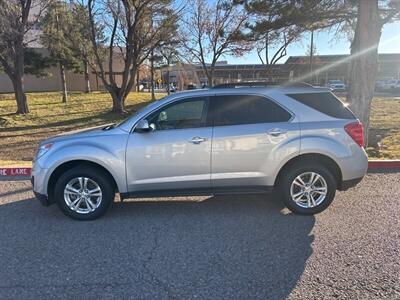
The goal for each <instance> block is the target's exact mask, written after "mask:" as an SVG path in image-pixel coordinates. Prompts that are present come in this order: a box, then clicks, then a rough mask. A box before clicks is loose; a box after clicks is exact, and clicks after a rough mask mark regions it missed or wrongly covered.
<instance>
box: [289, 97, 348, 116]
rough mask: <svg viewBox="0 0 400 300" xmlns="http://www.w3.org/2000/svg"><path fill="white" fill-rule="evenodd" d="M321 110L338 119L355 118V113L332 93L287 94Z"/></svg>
mask: <svg viewBox="0 0 400 300" xmlns="http://www.w3.org/2000/svg"><path fill="white" fill-rule="evenodd" d="M286 96H288V97H290V98H293V99H294V100H296V101H299V102H301V103H303V104H304V105H307V106H309V107H311V108H313V109H315V110H318V111H319V112H322V113H324V114H326V115H328V116H331V117H334V118H338V119H355V118H356V117H355V116H354V114H353V113H352V112H351V111H350V110H349V109H348V108H347V107H346V106H344V104H343V102H342V101H340V100H339V99H338V98H336V97H335V96H334V95H333V94H332V93H304V94H288V95H286Z"/></svg>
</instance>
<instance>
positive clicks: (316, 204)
mask: <svg viewBox="0 0 400 300" xmlns="http://www.w3.org/2000/svg"><path fill="white" fill-rule="evenodd" d="M336 186H337V183H336V179H335V177H334V176H333V174H332V172H331V171H330V170H329V169H328V168H326V167H325V166H323V165H319V164H307V165H306V164H300V163H298V164H295V165H293V166H292V167H291V168H290V169H289V170H288V171H287V172H286V173H285V174H283V176H282V178H281V181H280V184H279V190H280V193H281V195H282V200H283V202H284V203H285V205H286V206H287V207H288V208H289V209H290V210H291V211H292V212H294V213H298V214H304V215H311V214H316V213H319V212H322V211H323V210H325V209H326V208H327V207H328V206H329V205H330V204H331V203H332V201H333V199H334V197H335V193H336Z"/></svg>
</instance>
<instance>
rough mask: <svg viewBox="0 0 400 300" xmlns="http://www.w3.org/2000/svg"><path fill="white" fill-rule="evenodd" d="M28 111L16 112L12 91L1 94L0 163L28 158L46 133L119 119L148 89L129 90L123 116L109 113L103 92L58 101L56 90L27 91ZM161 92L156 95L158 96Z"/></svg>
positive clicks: (139, 103)
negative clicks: (24, 112)
mask: <svg viewBox="0 0 400 300" xmlns="http://www.w3.org/2000/svg"><path fill="white" fill-rule="evenodd" d="M27 96H28V104H29V109H30V113H29V114H28V115H25V116H24V115H16V114H15V111H16V105H15V100H14V95H13V94H3V95H0V166H4V165H15V164H20V163H21V162H24V161H26V162H30V161H31V160H32V158H33V156H34V154H35V151H36V148H37V146H38V143H39V142H40V141H41V140H43V139H46V138H47V137H50V136H53V135H56V134H59V133H62V132H66V131H71V130H74V129H79V128H85V127H90V126H96V125H102V124H106V123H113V122H119V121H122V120H123V119H125V118H126V117H128V116H129V114H132V113H134V112H135V111H137V110H138V109H140V107H142V106H143V105H146V104H147V103H148V102H149V101H150V99H151V96H150V94H149V93H130V94H129V96H128V98H127V100H126V109H127V111H128V112H129V114H128V115H126V116H121V115H118V114H114V113H111V112H110V111H111V108H112V101H111V97H110V95H109V94H108V93H106V92H94V93H90V94H85V93H70V95H69V102H68V103H67V104H64V103H62V102H61V96H60V94H59V93H57V92H55V93H28V95H27ZM161 96H163V95H158V97H161Z"/></svg>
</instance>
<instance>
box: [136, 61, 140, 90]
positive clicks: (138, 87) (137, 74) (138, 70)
mask: <svg viewBox="0 0 400 300" xmlns="http://www.w3.org/2000/svg"><path fill="white" fill-rule="evenodd" d="M139 75H140V67H138V69H137V71H136V91H137V92H138V93H139V92H140V79H139Z"/></svg>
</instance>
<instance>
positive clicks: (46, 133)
mask: <svg viewBox="0 0 400 300" xmlns="http://www.w3.org/2000/svg"><path fill="white" fill-rule="evenodd" d="M161 96H163V95H159V97H161ZM149 100H150V94H149V93H131V94H129V96H128V99H127V101H126V108H127V110H128V112H129V113H130V114H131V113H133V112H135V111H137V110H138V109H139V108H140V107H142V106H143V105H145V104H146V103H147V102H148V101H149ZM28 102H29V108H30V111H31V112H30V113H29V114H28V115H26V116H22V115H16V114H14V112H15V111H16V107H15V100H14V96H13V95H12V94H4V95H0V166H4V165H15V164H21V163H24V164H29V163H30V161H31V160H32V158H33V156H34V153H35V150H36V147H37V145H38V143H39V142H40V141H41V140H43V139H45V138H47V137H50V136H53V135H56V134H59V133H61V132H66V131H70V130H74V129H79V128H85V127H90V126H96V125H101V124H106V123H112V122H118V121H121V120H123V119H124V118H126V116H120V115H117V114H113V113H111V112H110V110H111V105H112V104H111V98H110V96H109V94H108V93H103V92H94V93H91V94H84V93H70V97H69V103H67V104H64V103H61V97H60V94H59V93H29V94H28ZM370 145H371V146H370V147H368V149H367V152H368V154H369V156H370V158H375V159H376V158H379V159H400V98H376V99H374V101H373V105H372V117H371V130H370Z"/></svg>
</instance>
